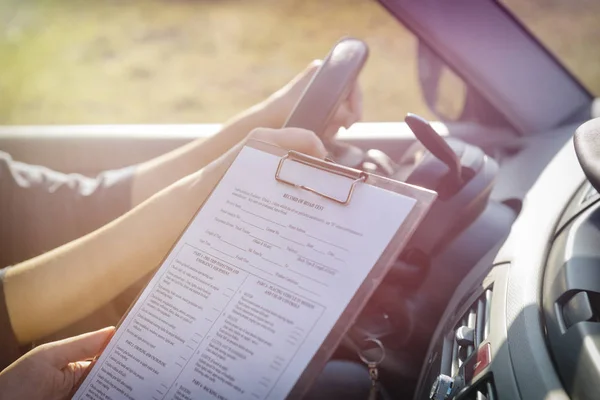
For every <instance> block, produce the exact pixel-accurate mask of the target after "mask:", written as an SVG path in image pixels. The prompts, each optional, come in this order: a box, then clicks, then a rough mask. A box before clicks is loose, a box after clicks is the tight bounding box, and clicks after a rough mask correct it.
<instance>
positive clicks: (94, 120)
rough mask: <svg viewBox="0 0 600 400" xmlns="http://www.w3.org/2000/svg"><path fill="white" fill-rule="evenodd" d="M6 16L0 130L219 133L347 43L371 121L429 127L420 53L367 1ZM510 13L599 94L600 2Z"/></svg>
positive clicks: (14, 0)
mask: <svg viewBox="0 0 600 400" xmlns="http://www.w3.org/2000/svg"><path fill="white" fill-rule="evenodd" d="M0 3H1V4H0V124H99V123H188V122H189V123H195V122H222V121H223V120H225V119H226V118H228V117H230V116H232V115H233V114H234V113H236V112H238V111H240V110H242V109H243V108H245V107H248V106H250V105H252V104H254V103H256V102H258V101H260V100H261V99H263V98H265V97H266V96H267V95H268V94H269V93H271V92H273V91H274V90H276V89H277V88H278V87H280V86H281V85H282V84H284V83H285V82H287V81H288V80H289V79H290V78H291V77H292V76H294V74H295V73H297V72H298V71H300V70H301V69H302V68H303V67H304V66H305V65H306V64H307V63H308V62H309V61H311V60H312V59H314V58H321V57H323V56H324V55H325V54H326V53H327V51H328V50H329V48H330V47H331V45H332V44H333V43H335V41H337V40H338V39H339V38H340V37H342V36H346V35H351V36H356V37H360V38H362V39H364V40H365V41H366V42H367V43H368V44H369V46H370V49H371V57H370V59H369V62H368V64H367V67H366V69H365V71H364V72H363V75H362V78H361V83H362V86H363V88H364V92H365V119H366V120H370V121H395V120H400V119H401V118H402V117H403V115H404V114H405V113H406V112H408V111H411V112H416V113H422V114H424V115H426V116H430V114H429V113H428V111H427V109H426V107H425V106H424V104H423V100H422V97H421V93H420V89H419V87H418V83H417V66H416V55H415V52H416V41H415V39H414V38H413V36H412V35H411V34H410V33H409V32H408V31H407V30H406V29H405V28H404V27H402V26H401V25H400V24H399V23H397V22H396V21H395V20H394V19H393V18H392V17H391V16H390V15H388V14H387V12H386V11H385V10H384V9H383V8H382V7H381V6H380V5H379V4H377V3H376V2H374V1H369V0H327V1H324V0H321V1H319V0H252V1H250V0H245V1H243V0H96V1H92V2H90V1H89V0H2V1H0ZM508 3H515V4H514V5H513V4H511V6H514V7H515V9H517V11H518V12H519V14H520V15H522V16H523V18H524V19H525V20H526V22H527V23H528V24H529V25H530V26H531V28H532V29H533V31H534V32H536V33H539V34H541V35H542V36H543V37H544V38H546V39H547V43H548V44H550V45H551V48H552V50H553V51H555V52H557V54H559V57H561V58H563V59H564V60H566V62H567V65H568V66H569V67H570V68H572V69H573V70H575V71H576V72H577V74H579V76H580V77H581V78H582V80H583V81H584V83H585V84H586V85H588V87H590V88H591V89H592V90H594V91H595V92H596V93H600V48H599V47H598V43H597V41H598V38H600V24H598V21H599V20H600V18H599V16H600V2H599V1H596V0H591V1H590V0H587V1H583V0H578V1H571V0H562V1H557V0H555V1H547V0H528V1H521V0H511V1H509V2H508ZM567 16H568V18H567ZM575 19H577V20H578V21H579V22H578V23H577V24H574V23H573V21H574V20H575ZM565 32H568V35H567V34H565ZM594 49H595V51H594Z"/></svg>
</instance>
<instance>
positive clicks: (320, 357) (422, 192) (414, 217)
mask: <svg viewBox="0 0 600 400" xmlns="http://www.w3.org/2000/svg"><path fill="white" fill-rule="evenodd" d="M247 146H250V147H253V148H256V149H258V150H262V151H265V152H267V153H270V154H274V155H277V156H280V157H281V159H280V161H279V164H278V166H277V170H276V171H275V175H274V179H276V180H277V181H278V182H281V183H283V184H286V185H290V186H293V187H297V188H300V189H302V190H306V191H308V192H311V193H314V194H316V195H318V196H320V197H322V198H324V199H327V200H329V201H333V202H335V203H338V204H341V205H347V204H349V203H350V202H351V201H352V195H353V194H354V190H355V188H356V186H357V185H358V184H361V183H362V184H367V185H372V186H377V187H379V188H382V189H385V190H389V191H391V192H394V193H398V194H401V195H404V196H408V197H412V198H413V199H415V200H416V203H415V205H414V206H413V208H412V210H411V211H410V213H409V214H408V216H407V217H406V219H405V220H404V222H403V223H402V225H401V226H400V229H398V231H397V232H396V234H395V235H394V236H393V237H392V240H391V241H390V242H389V244H388V245H387V247H386V248H385V250H384V251H383V253H382V254H381V256H380V257H379V260H378V261H377V263H375V265H374V266H373V267H372V268H371V271H370V272H369V274H368V275H367V277H366V278H365V280H364V283H363V284H362V285H361V287H360V289H359V290H358V291H357V292H356V293H355V295H354V297H353V298H352V300H351V301H350V303H349V304H348V306H347V307H346V309H345V310H344V312H342V314H341V316H340V317H339V318H338V321H337V322H336V324H335V325H334V327H333V329H332V330H331V331H330V333H329V335H328V336H327V337H326V338H325V340H324V341H323V343H322V345H321V347H320V349H319V350H318V351H317V353H316V354H315V355H314V356H313V358H312V360H311V362H310V363H309V365H308V367H307V368H306V369H305V370H304V372H303V373H302V375H300V377H299V378H298V381H297V382H296V385H294V388H293V389H292V391H291V392H290V393H289V395H288V397H287V398H288V399H301V398H302V396H303V395H304V394H305V393H306V392H307V391H308V390H309V389H310V387H311V384H312V383H313V382H314V380H315V379H316V378H317V377H318V376H319V374H320V373H321V371H322V369H323V367H324V366H325V364H326V363H327V362H328V361H329V360H330V359H331V356H332V355H333V353H334V352H335V350H336V349H337V347H338V346H339V345H340V344H341V343H342V340H343V338H344V336H345V335H346V333H347V332H348V330H349V329H350V328H351V327H352V325H353V324H354V322H355V320H356V318H357V317H358V316H359V314H360V312H361V311H362V309H363V308H364V306H365V305H366V304H367V301H368V300H369V299H370V297H371V296H372V295H373V293H374V292H375V290H376V289H377V287H378V286H379V284H380V283H381V282H382V281H383V278H384V277H385V275H386V274H387V272H388V271H389V269H390V268H391V266H392V264H393V262H394V261H395V260H396V259H397V258H398V256H399V255H400V253H401V252H402V250H403V249H404V247H405V246H406V244H407V243H408V240H409V239H410V237H411V235H412V234H413V233H414V231H415V230H416V228H417V227H418V226H419V223H420V222H421V221H422V219H423V217H424V216H425V215H426V214H427V211H428V210H429V208H430V207H431V204H432V203H433V201H434V200H435V198H436V197H437V194H436V193H435V192H433V191H431V190H428V189H424V188H420V187H417V186H413V185H409V184H407V183H403V182H398V181H394V180H392V179H389V178H385V177H381V176H378V175H374V174H369V173H366V172H364V171H360V170H357V169H354V168H349V167H345V166H342V165H339V164H336V163H334V162H332V161H329V160H321V159H318V158H315V157H311V156H308V155H305V154H302V153H299V152H296V151H288V150H285V149H282V148H280V147H277V146H274V145H271V144H268V143H265V142H260V141H255V140H251V141H248V143H247ZM287 162H298V163H301V164H304V165H308V166H311V167H314V168H317V169H321V170H324V171H327V172H330V173H332V174H335V175H340V176H343V177H345V178H348V192H347V193H346V196H344V197H334V196H331V195H330V194H327V193H324V192H323V191H320V190H316V189H313V188H311V187H310V186H308V185H304V184H298V183H295V182H291V181H289V180H287V179H284V178H282V177H281V172H282V170H283V168H284V165H285V163H287Z"/></svg>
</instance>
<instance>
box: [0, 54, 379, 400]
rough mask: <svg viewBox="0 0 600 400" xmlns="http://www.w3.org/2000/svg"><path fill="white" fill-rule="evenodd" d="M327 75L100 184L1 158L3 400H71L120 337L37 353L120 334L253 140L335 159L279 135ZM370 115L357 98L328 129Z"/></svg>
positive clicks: (295, 137)
mask: <svg viewBox="0 0 600 400" xmlns="http://www.w3.org/2000/svg"><path fill="white" fill-rule="evenodd" d="M317 67H318V63H313V64H311V65H310V66H309V67H308V68H307V69H306V70H305V71H303V72H302V73H301V74H299V75H298V76H296V77H295V78H294V79H293V80H292V81H291V82H289V83H288V84H287V85H285V86H284V87H283V88H282V89H280V90H278V91H277V92H276V93H274V94H273V95H271V96H270V97H269V98H268V99H267V100H265V101H264V102H262V103H260V104H258V105H255V106H253V107H251V108H250V109H248V110H246V111H245V112H243V113H241V114H240V115H238V116H236V117H235V118H233V119H232V120H231V121H229V122H228V123H227V124H225V125H224V127H223V128H222V129H221V131H220V132H219V133H218V134H216V135H215V136H212V137H210V138H208V139H206V140H196V141H193V142H191V143H189V144H187V145H185V146H183V147H181V148H179V149H176V150H174V151H172V152H170V153H167V154H165V155H162V156H160V157H157V158H155V159H152V160H150V161H147V162H144V163H142V164H140V165H137V166H134V167H128V168H124V169H121V170H115V171H107V172H104V173H102V174H100V175H98V176H97V177H96V178H87V177H83V176H81V175H75V174H70V175H67V174H62V173H58V172H55V171H51V170H49V169H47V168H44V167H40V166H32V165H27V164H23V163H20V162H17V161H14V160H12V158H11V157H10V156H9V155H8V154H6V153H2V152H0V267H2V266H8V265H12V266H11V267H5V268H3V269H0V369H3V371H2V372H1V373H0V399H13V398H19V399H21V398H27V399H36V398H39V399H42V398H43V399H53V398H64V397H66V396H67V394H68V393H69V392H70V390H71V389H72V387H73V385H74V384H75V383H76V382H77V379H78V378H79V377H80V376H81V374H82V373H83V371H84V370H85V368H86V366H87V364H86V363H85V362H84V361H85V360H87V359H89V358H91V357H93V356H94V355H96V354H97V353H98V351H99V350H100V348H101V346H102V344H103V342H104V341H105V340H106V339H107V338H108V337H109V336H110V334H111V332H112V331H113V329H112V328H106V329H102V330H99V331H96V332H92V333H87V334H83V335H80V336H75V337H71V338H69V339H64V340H61V341H55V342H52V343H47V344H44V345H41V346H38V347H35V348H34V349H33V350H30V351H29V352H28V353H26V354H25V355H23V356H22V354H23V353H25V352H26V351H27V350H28V349H31V347H33V345H34V344H35V343H40V342H47V341H49V340H54V339H56V338H61V337H65V336H72V335H74V334H75V333H81V332H86V331H90V330H93V329H97V328H99V327H103V326H109V325H114V324H115V323H116V322H117V321H118V320H119V319H120V317H121V316H122V314H123V313H124V312H125V310H126V309H127V307H128V305H129V303H131V302H132V301H133V299H134V297H135V295H136V294H137V292H138V291H139V290H140V289H141V288H142V287H143V285H144V283H145V281H146V279H147V278H148V276H149V275H150V274H151V273H152V271H153V270H154V269H155V268H156V267H157V266H158V265H159V263H160V261H161V260H162V258H163V257H164V256H165V254H166V253H167V252H168V250H169V248H170V246H171V245H172V244H173V242H174V241H175V240H176V238H177V236H178V235H179V234H180V232H181V230H182V229H183V227H184V226H185V225H186V223H187V222H188V221H189V220H190V219H191V218H192V216H193V214H194V213H195V211H196V210H197V208H198V206H199V205H200V204H201V203H202V201H203V200H204V199H205V198H206V197H207V196H208V194H209V193H210V191H211V190H212V188H213V187H214V185H216V183H217V182H218V180H219V178H220V177H221V176H222V174H223V173H224V172H225V170H226V169H227V166H228V164H229V163H230V162H231V160H232V159H233V157H234V156H235V154H236V151H237V150H239V148H240V147H241V146H242V143H241V142H243V141H244V139H245V138H246V137H248V136H250V137H253V138H256V139H259V140H263V141H266V142H270V143H273V144H276V145H279V146H281V147H284V148H288V149H294V150H297V151H300V152H303V153H307V154H311V155H314V156H317V157H324V156H325V149H324V147H323V144H322V143H321V141H320V140H319V139H318V138H317V136H316V135H315V134H314V133H312V132H309V131H306V130H303V129H297V128H287V129H276V128H280V127H281V126H282V125H283V123H284V121H285V119H286V118H287V116H288V115H289V113H290V112H291V110H292V109H293V107H294V105H295V104H296V102H297V100H298V99H299V98H300V96H301V94H302V93H303V91H304V89H305V88H306V86H307V84H308V83H309V82H310V79H311V77H312V75H314V73H315V71H316V69H317ZM361 112H362V104H361V94H360V89H359V88H358V87H355V88H354V89H353V90H352V91H351V94H350V95H349V97H348V98H347V99H346V100H345V101H344V102H343V103H342V105H341V106H340V107H339V109H338V110H337V111H336V113H335V116H334V118H333V119H332V122H331V123H330V124H329V126H328V127H327V129H329V130H332V131H334V130H337V129H339V128H340V127H341V126H345V127H349V126H350V125H352V124H353V123H354V122H356V121H357V120H358V119H359V118H360V117H361ZM259 127H260V128H259ZM269 128H270V129H269ZM249 132H251V133H250V134H249ZM24 260H25V261H24ZM19 357H21V358H19ZM17 359H18V360H17ZM15 360H17V361H15ZM11 363H12V364H11ZM9 364H10V365H9ZM340 366H341V367H340ZM332 367H335V368H334V369H336V368H337V367H340V368H345V369H346V370H347V374H350V375H351V374H352V373H362V370H361V369H359V370H356V367H355V366H353V365H346V364H343V363H342V364H338V365H337V366H334V365H333V364H332V366H331V367H329V369H326V371H329V370H331V368H332ZM337 370H338V369H336V371H337ZM338 373H339V372H338ZM334 375H335V374H334ZM365 376H366V375H365ZM321 379H324V378H323V377H322V378H321ZM353 380H354V381H356V382H359V381H360V379H359V380H358V381H357V379H356V378H353ZM367 382H368V379H367ZM357 384H358V383H357ZM359 386H360V387H361V388H362V389H361V390H362V391H360V390H358V388H357V387H355V386H353V385H352V384H351V383H350V384H349V383H347V382H346V384H344V385H342V387H341V388H340V390H345V391H348V390H351V391H352V393H356V394H360V396H362V397H363V398H364V397H365V396H366V392H365V391H364V390H365V387H364V386H361V385H360V384H359ZM355 389H356V390H355ZM329 390H330V389H329ZM366 390H368V385H367V386H366ZM319 392H320V393H321V395H322V396H326V394H325V393H330V391H327V390H320V391H319ZM348 395H349V394H348ZM348 395H344V397H345V398H348ZM313 397H314V396H313ZM324 398H326V397H324Z"/></svg>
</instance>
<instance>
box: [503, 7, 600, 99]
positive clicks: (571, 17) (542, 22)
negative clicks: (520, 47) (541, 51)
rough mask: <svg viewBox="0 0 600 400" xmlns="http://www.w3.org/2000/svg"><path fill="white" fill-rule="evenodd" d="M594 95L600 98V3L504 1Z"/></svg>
mask: <svg viewBox="0 0 600 400" xmlns="http://www.w3.org/2000/svg"><path fill="white" fill-rule="evenodd" d="M503 2H504V4H505V5H506V6H507V7H508V9H509V10H510V11H512V12H513V14H514V15H515V16H516V17H517V18H518V19H519V20H520V21H521V22H522V23H523V24H524V25H525V26H526V27H527V29H529V30H530V31H531V32H532V33H533V34H534V35H535V36H536V37H537V38H538V39H539V40H540V41H541V42H542V43H543V44H544V45H545V46H546V47H547V48H548V50H550V51H551V52H552V53H553V54H554V55H555V56H556V57H557V58H558V59H559V60H560V61H561V62H562V63H563V65H564V66H565V67H567V69H568V70H569V71H571V72H572V73H573V74H574V75H575V77H576V78H578V79H579V80H580V81H581V83H582V84H583V85H584V86H585V87H586V88H587V89H588V90H590V91H591V92H592V93H593V94H595V95H598V94H600V42H599V39H600V1H598V0H578V1H573V0H554V1H548V0H503Z"/></svg>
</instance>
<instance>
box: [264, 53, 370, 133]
mask: <svg viewBox="0 0 600 400" xmlns="http://www.w3.org/2000/svg"><path fill="white" fill-rule="evenodd" d="M321 63H322V62H321V60H315V61H313V62H312V63H311V64H310V65H309V66H308V67H307V68H306V69H305V70H304V71H302V72H301V73H300V74H298V75H297V76H296V77H294V79H292V80H291V81H290V82H289V83H287V84H286V85H285V86H284V87H282V88H281V89H279V90H278V91H277V92H275V93H273V94H272V95H271V96H270V97H269V98H268V99H267V100H266V102H265V110H266V112H267V114H268V116H269V119H270V124H269V125H268V126H273V127H281V126H283V124H284V123H285V121H286V119H287V117H288V116H289V115H290V113H291V112H292V110H293V108H294V106H295V105H296V103H297V102H298V100H299V99H300V96H302V93H304V90H305V89H306V87H307V86H308V84H309V82H310V80H311V79H312V77H313V76H314V75H315V73H316V72H317V69H318V68H319V66H320V65H321ZM362 112H363V107H362V91H361V89H360V85H359V84H358V82H356V83H355V84H354V86H353V87H352V89H351V91H350V93H349V95H348V97H347V98H346V99H344V101H342V103H341V104H340V106H339V108H338V109H337V111H336V112H335V114H334V116H333V118H332V119H331V121H330V122H329V125H328V126H327V128H326V135H325V136H326V137H330V135H329V134H335V132H337V131H338V130H339V129H340V128H341V127H344V128H349V127H350V126H352V124H354V123H355V122H357V121H359V120H360V119H361V118H362Z"/></svg>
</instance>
